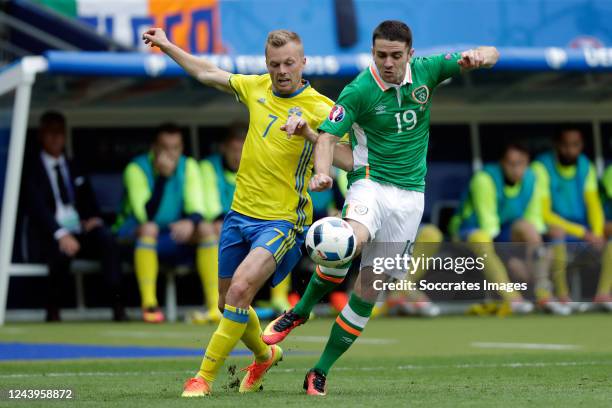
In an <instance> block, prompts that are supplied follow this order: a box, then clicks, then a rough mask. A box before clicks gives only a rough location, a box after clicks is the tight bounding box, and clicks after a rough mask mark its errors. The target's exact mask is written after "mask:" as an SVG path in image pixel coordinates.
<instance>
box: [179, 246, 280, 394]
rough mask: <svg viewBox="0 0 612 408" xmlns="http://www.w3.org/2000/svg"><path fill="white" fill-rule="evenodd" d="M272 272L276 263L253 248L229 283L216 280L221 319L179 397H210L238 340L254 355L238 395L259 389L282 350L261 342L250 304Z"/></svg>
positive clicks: (259, 249)
mask: <svg viewBox="0 0 612 408" xmlns="http://www.w3.org/2000/svg"><path fill="white" fill-rule="evenodd" d="M275 269H276V261H275V260H274V257H273V256H272V254H271V253H270V252H268V251H267V250H265V249H263V248H255V249H254V250H252V251H251V252H250V253H249V255H248V256H247V257H246V258H245V260H244V261H243V262H242V263H241V264H240V266H239V267H238V269H237V270H236V273H235V274H234V276H233V277H232V278H231V280H230V279H221V280H220V282H219V291H220V293H219V303H221V302H225V304H224V305H223V318H222V319H221V322H220V323H219V327H218V328H217V330H216V331H215V333H214V334H213V335H212V338H211V340H210V342H209V344H208V347H207V349H206V352H205V355H204V360H203V362H202V365H201V367H200V371H198V373H197V375H196V376H195V377H194V378H191V379H189V380H188V381H187V382H186V383H185V387H184V391H183V396H186V397H192V396H205V395H209V394H210V392H211V389H212V382H213V381H214V380H215V378H216V375H217V372H218V371H219V368H220V367H221V366H222V365H223V362H224V361H225V359H226V358H227V356H228V355H229V353H230V352H231V350H232V349H233V348H234V347H235V345H236V343H237V342H238V340H242V341H243V342H244V343H245V345H246V346H247V347H248V348H249V349H250V350H251V351H253V353H254V354H255V361H254V362H253V364H251V365H250V366H249V367H247V368H246V369H245V371H247V374H246V376H245V378H244V379H243V381H242V383H241V386H240V391H241V392H250V391H257V390H259V389H260V387H261V383H262V381H263V376H264V375H265V373H266V372H267V371H268V370H269V369H270V367H272V366H273V365H274V364H276V363H277V362H278V361H279V360H280V359H281V358H282V350H281V349H280V347H278V346H273V347H274V348H271V347H269V346H268V345H266V344H265V343H263V342H262V341H261V338H260V333H261V327H260V325H259V320H258V319H257V315H256V314H255V311H254V310H253V308H251V307H250V304H251V302H252V300H253V298H254V297H255V294H256V293H257V292H258V291H259V289H260V288H261V287H262V286H263V284H264V283H265V282H266V281H267V280H268V278H269V277H270V276H272V274H273V273H274V271H275ZM228 281H229V284H228ZM219 306H221V304H220V305H219Z"/></svg>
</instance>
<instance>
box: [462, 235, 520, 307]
mask: <svg viewBox="0 0 612 408" xmlns="http://www.w3.org/2000/svg"><path fill="white" fill-rule="evenodd" d="M468 242H469V243H470V248H471V249H472V251H473V252H474V253H475V254H476V256H478V257H482V258H483V264H484V271H483V273H484V276H485V279H486V280H487V281H489V282H494V283H510V279H509V278H508V271H507V270H506V267H505V266H504V263H503V262H502V260H501V259H499V256H498V255H497V253H496V252H495V247H494V245H493V240H492V239H491V237H489V235H488V234H487V233H485V232H483V231H480V230H476V231H474V232H473V233H472V234H470V236H469V237H468ZM498 293H499V295H500V296H501V297H502V298H503V299H504V300H506V301H513V300H518V299H520V297H521V295H520V294H518V293H517V292H507V291H505V290H502V291H499V292H498Z"/></svg>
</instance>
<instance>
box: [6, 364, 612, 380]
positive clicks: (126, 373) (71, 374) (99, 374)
mask: <svg viewBox="0 0 612 408" xmlns="http://www.w3.org/2000/svg"><path fill="white" fill-rule="evenodd" d="M609 365H612V361H558V362H554V363H550V362H534V363H520V362H515V363H501V364H448V365H443V364H440V365H435V364H434V365H401V366H396V367H383V366H379V367H335V368H334V371H389V370H427V369H436V370H437V369H449V368H450V369H453V368H455V369H456V368H460V369H464V368H549V367H575V366H609ZM302 371H304V369H303V368H275V369H274V370H273V372H283V373H293V372H302ZM170 374H193V370H172V371H148V372H143V371H124V372H117V371H93V372H64V373H62V372H60V373H32V374H0V378H35V377H36V378H41V377H53V378H57V377H121V376H143V375H170Z"/></svg>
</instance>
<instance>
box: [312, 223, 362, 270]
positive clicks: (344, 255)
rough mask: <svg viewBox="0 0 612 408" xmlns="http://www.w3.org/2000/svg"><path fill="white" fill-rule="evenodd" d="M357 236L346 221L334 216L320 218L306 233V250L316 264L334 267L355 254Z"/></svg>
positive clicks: (345, 261)
mask: <svg viewBox="0 0 612 408" xmlns="http://www.w3.org/2000/svg"><path fill="white" fill-rule="evenodd" d="M356 247H357V238H356V237H355V233H354V231H353V228H352V227H351V226H350V225H349V223H348V222H346V221H344V220H342V219H340V218H336V217H325V218H321V219H320V220H318V221H317V222H315V223H314V224H312V226H311V227H310V229H309V230H308V233H307V234H306V251H307V252H308V255H309V256H310V258H311V259H312V260H313V261H314V262H315V263H316V264H318V265H323V266H327V267H330V268H336V267H338V266H340V265H342V264H345V263H347V262H348V261H350V260H351V258H352V257H353V255H355V249H356Z"/></svg>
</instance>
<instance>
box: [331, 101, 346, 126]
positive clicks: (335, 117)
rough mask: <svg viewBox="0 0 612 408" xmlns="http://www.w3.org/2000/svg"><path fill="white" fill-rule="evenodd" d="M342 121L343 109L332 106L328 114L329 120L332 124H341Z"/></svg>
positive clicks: (338, 106)
mask: <svg viewBox="0 0 612 408" xmlns="http://www.w3.org/2000/svg"><path fill="white" fill-rule="evenodd" d="M343 119H344V108H343V107H342V106H340V105H334V107H333V108H332V110H331V112H329V120H330V121H332V122H342V120H343Z"/></svg>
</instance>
